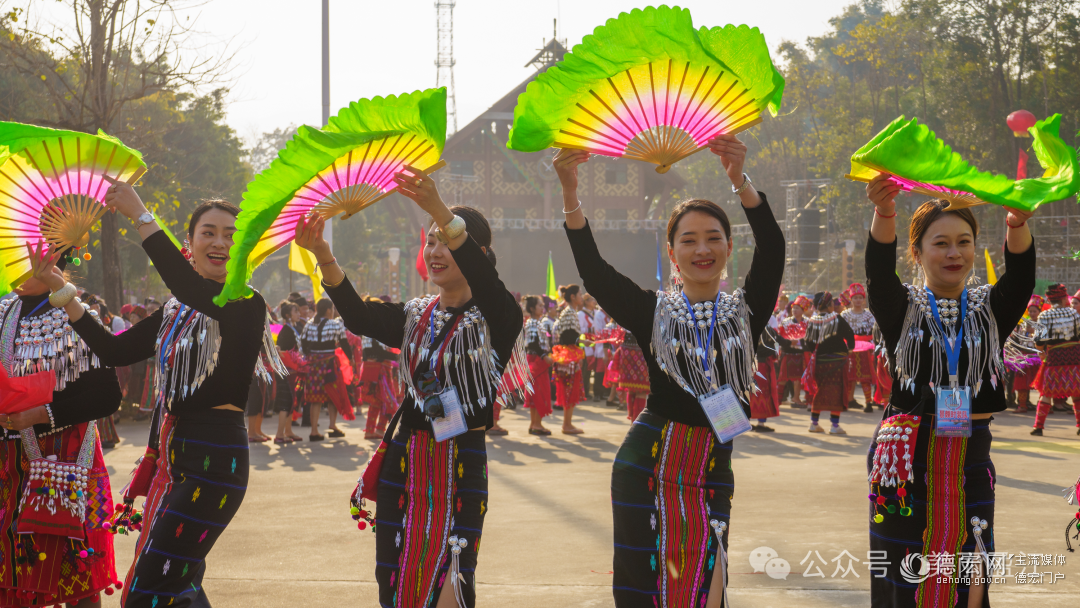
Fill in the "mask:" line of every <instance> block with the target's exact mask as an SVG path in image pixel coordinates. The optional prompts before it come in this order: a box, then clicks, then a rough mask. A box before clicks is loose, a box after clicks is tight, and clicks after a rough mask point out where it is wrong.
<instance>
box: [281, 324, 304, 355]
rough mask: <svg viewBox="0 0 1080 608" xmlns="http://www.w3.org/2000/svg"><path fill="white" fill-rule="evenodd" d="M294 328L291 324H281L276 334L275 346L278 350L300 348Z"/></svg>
mask: <svg viewBox="0 0 1080 608" xmlns="http://www.w3.org/2000/svg"><path fill="white" fill-rule="evenodd" d="M296 331H297V330H296V328H294V327H293V326H292V325H289V324H285V325H282V326H281V331H279V332H278V336H277V347H278V350H279V351H282V352H284V351H287V350H296V349H298V348H300V340H299V338H300V336H299V335H298V334H297V333H296Z"/></svg>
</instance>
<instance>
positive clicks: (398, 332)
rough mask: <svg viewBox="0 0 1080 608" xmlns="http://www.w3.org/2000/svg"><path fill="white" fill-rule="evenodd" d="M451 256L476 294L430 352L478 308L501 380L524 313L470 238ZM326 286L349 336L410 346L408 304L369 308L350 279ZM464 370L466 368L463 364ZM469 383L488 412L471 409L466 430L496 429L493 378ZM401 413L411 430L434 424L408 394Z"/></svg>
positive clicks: (419, 370) (421, 367)
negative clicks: (480, 395)
mask: <svg viewBox="0 0 1080 608" xmlns="http://www.w3.org/2000/svg"><path fill="white" fill-rule="evenodd" d="M451 253H452V255H453V256H454V262H455V263H457V265H458V268H460V269H461V274H462V275H464V276H465V280H466V281H467V282H468V283H469V289H471V290H472V299H471V300H469V301H468V302H467V303H466V304H465V305H464V306H462V307H461V308H449V307H448V308H447V309H446V311H447V312H450V313H452V314H453V317H452V318H451V320H450V321H448V322H447V323H446V324H445V325H444V326H443V329H442V331H440V332H439V334H438V335H437V337H436V338H435V340H434V342H433V343H432V348H433V349H434V348H437V347H438V346H439V345H441V344H442V342H443V340H445V339H446V337H447V335H448V334H449V333H450V330H451V329H452V328H453V326H454V321H455V320H456V319H457V317H458V316H460V315H461V314H462V313H464V312H466V311H468V310H469V309H470V308H471V307H473V306H476V307H477V308H478V309H479V310H480V314H482V315H483V316H484V320H485V321H487V324H488V328H489V329H490V332H491V335H490V336H487V339H489V340H491V346H492V349H493V350H494V351H495V353H496V355H497V356H498V360H497V363H496V367H497V368H498V370H499V374H500V375H501V374H502V372H503V371H504V370H505V368H506V364H507V363H508V362H509V361H510V356H511V354H512V353H513V350H514V344H515V343H516V341H517V337H518V334H519V333H521V324H522V318H521V308H520V307H519V306H518V303H517V301H516V300H515V299H514V296H513V294H511V293H510V292H509V291H507V289H506V286H505V285H503V282H502V280H501V279H499V273H498V272H497V271H496V270H495V266H494V265H492V263H491V261H490V260H489V259H488V258H487V256H486V255H485V254H484V251H483V250H482V249H481V248H480V246H479V245H477V244H476V241H474V240H473V239H472V237H469V238H467V239H465V242H464V243H463V244H462V245H461V247H458V248H457V249H456V250H454V251H452V252H451ZM323 286H324V287H325V289H326V293H327V294H328V295H329V296H330V299H331V300H333V301H334V305H335V306H337V309H338V313H339V314H340V315H341V318H342V320H343V321H344V322H345V327H346V328H348V330H349V331H351V332H353V333H354V334H357V335H360V336H370V337H371V338H373V339H375V340H378V341H379V342H382V343H383V344H385V345H387V346H389V347H390V348H402V347H404V346H406V345H403V344H402V342H403V341H404V339H405V322H406V317H405V302H393V303H384V302H365V301H364V300H363V298H361V297H360V296H359V295H358V294H357V293H356V289H354V288H353V286H352V283H350V282H349V281H348V279H346V280H343V281H342V282H341V283H340V284H339V285H336V286H334V287H331V286H329V285H326V284H325V283H324V284H323ZM462 364H465V365H468V363H467V362H464V361H463V362H462ZM451 365H455V364H451ZM428 366H429V361H428V359H427V358H426V357H424V358H421V359H420V361H419V363H418V364H417V366H416V369H415V370H414V371H413V372H412V377H413V380H414V381H415V380H416V379H417V378H419V377H420V376H421V375H422V374H423V373H424V372H426V371H428V369H429V368H428ZM402 371H403V372H404V371H405V370H402ZM447 377H448V376H447V375H446V374H445V370H443V373H442V374H440V379H442V380H443V381H444V382H445V379H446V378H447ZM469 382H470V384H471V385H472V387H471V388H473V389H483V390H477V391H474V392H480V393H483V394H485V395H487V404H486V406H485V407H478V405H477V404H473V408H472V409H473V413H472V414H469V413H468V411H467V410H466V411H464V412H463V413H464V414H465V424H466V426H467V427H468V428H470V429H475V428H479V427H483V428H491V427H492V426H493V425H494V424H495V409H494V407H495V393H496V389H497V388H498V381H495V382H494V383H493V382H492V381H491V380H490V379H489V378H481V379H479V380H478V379H477V378H475V377H474V376H473V375H472V374H471V373H469ZM477 382H480V383H481V386H477ZM458 394H459V395H462V391H460V390H459V391H458ZM462 398H464V397H462ZM462 405H463V406H464V405H465V404H464V403H463V404H462ZM401 407H402V409H403V411H402V413H401V423H402V424H404V425H405V426H407V427H409V428H413V429H419V430H427V431H430V430H431V423H430V422H428V420H427V417H426V416H425V415H424V412H423V411H422V410H421V409H420V408H418V407H416V402H415V401H414V399H413V397H412V395H411V394H409V393H408V392H406V395H405V399H404V401H402V404H401Z"/></svg>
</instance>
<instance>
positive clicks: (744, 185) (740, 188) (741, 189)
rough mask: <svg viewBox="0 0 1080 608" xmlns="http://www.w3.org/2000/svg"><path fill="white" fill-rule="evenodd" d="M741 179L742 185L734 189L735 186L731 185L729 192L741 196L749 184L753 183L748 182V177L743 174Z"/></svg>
mask: <svg viewBox="0 0 1080 608" xmlns="http://www.w3.org/2000/svg"><path fill="white" fill-rule="evenodd" d="M742 178H743V183H742V185H741V186H739V187H738V188H736V187H735V184H731V191H732V192H734V193H735V194H742V193H743V190H746V188H747V186H749V185H750V184H752V183H753V182H751V181H750V176H749V175H747V174H745V173H743V174H742Z"/></svg>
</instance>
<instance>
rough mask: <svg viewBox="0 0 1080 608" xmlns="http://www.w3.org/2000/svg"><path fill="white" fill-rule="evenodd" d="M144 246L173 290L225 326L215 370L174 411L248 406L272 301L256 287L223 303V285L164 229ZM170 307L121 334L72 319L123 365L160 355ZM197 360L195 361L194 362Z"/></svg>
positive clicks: (106, 356) (97, 349) (113, 362)
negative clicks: (201, 273) (201, 269)
mask: <svg viewBox="0 0 1080 608" xmlns="http://www.w3.org/2000/svg"><path fill="white" fill-rule="evenodd" d="M143 249H144V250H145V251H146V254H147V255H149V256H150V260H151V261H152V262H153V263H154V267H155V268H157V270H158V273H159V274H160V275H161V279H162V280H163V281H165V285H166V287H168V288H169V291H171V292H172V294H173V296H174V297H176V299H177V300H178V301H179V302H180V303H181V304H184V305H185V306H187V307H190V308H193V309H195V310H196V311H198V312H200V313H202V314H203V315H206V316H207V317H210V318H211V319H214V320H215V321H217V322H218V325H219V328H220V332H221V346H220V348H219V350H218V363H217V367H216V368H215V369H214V372H213V373H212V374H210V376H209V377H208V378H206V379H205V380H204V381H203V383H202V384H201V385H200V386H199V387H198V388H197V389H195V390H194V392H192V393H190V394H189V395H188V396H187V397H186V398H179V397H177V398H176V400H174V401H173V402H172V407H171V411H172V413H173V414H176V415H183V414H185V413H192V412H197V411H200V410H206V409H210V408H213V407H217V406H219V405H233V406H236V407H240V408H243V406H244V404H246V403H247V397H248V387H249V386H250V385H251V381H252V378H254V377H255V365H256V363H258V360H259V352H260V351H261V350H262V344H263V331H264V329H265V326H266V302H265V301H264V300H263V297H262V296H261V295H260V294H259V292H255V294H254V295H252V296H251V297H250V298H246V299H242V300H234V301H232V302H229V303H228V304H226V305H225V306H218V305H217V304H214V302H213V299H214V296H216V295H218V294H219V293H221V288H222V287H223V285H222V284H221V283H218V282H215V281H211V280H210V279H204V278H203V277H201V276H199V273H198V272H196V271H195V269H194V268H192V267H191V264H189V263H188V261H187V260H186V259H184V256H183V255H181V253H180V251H179V250H177V249H176V246H175V245H173V244H172V241H170V240H169V237H168V236H166V235H165V233H164V232H155V233H154V234H152V235H150V236H149V237H147V238H146V239H145V240H144V241H143ZM164 310H165V307H162V308H159V309H158V310H155V311H154V314H152V315H150V316H149V317H147V318H145V319H143V320H142V321H139V322H138V323H136V324H135V325H133V326H132V327H131V329H128V330H127V331H125V332H124V333H122V334H120V335H119V336H114V335H112V334H110V333H108V332H107V331H105V328H103V327H101V326H100V325H98V324H97V323H96V322H95V321H94V320H93V319H90V318H88V315H83V317H82V318H81V319H79V320H78V321H75V322H74V323H72V324H71V325H72V327H74V328H75V331H76V332H78V333H79V335H80V336H82V338H83V340H85V341H86V344H87V345H89V346H90V349H91V350H93V351H94V353H95V354H96V355H97V356H98V357H99V358H100V359H101V361H102V363H103V364H105V365H109V366H113V367H119V366H123V365H131V364H132V363H135V362H136V361H142V360H143V359H149V358H150V357H154V356H155V354H156V352H157V337H158V330H159V329H160V328H161V323H162V319H163V316H164ZM195 356H197V349H192V358H193V359H194V357H195ZM194 366H195V365H194V361H193V362H192V364H191V367H192V368H194Z"/></svg>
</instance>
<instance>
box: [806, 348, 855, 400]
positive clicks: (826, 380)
mask: <svg viewBox="0 0 1080 608" xmlns="http://www.w3.org/2000/svg"><path fill="white" fill-rule="evenodd" d="M803 384H804V385H806V386H807V390H810V391H812V392H813V394H814V397H813V401H812V402H811V409H810V411H812V412H814V413H820V412H833V413H835V414H839V413H840V412H843V411H845V410H847V404H848V401H847V388H848V358H847V355H846V354H843V353H814V356H813V359H812V360H811V363H810V366H809V367H807V368H806V373H805V374H803Z"/></svg>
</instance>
